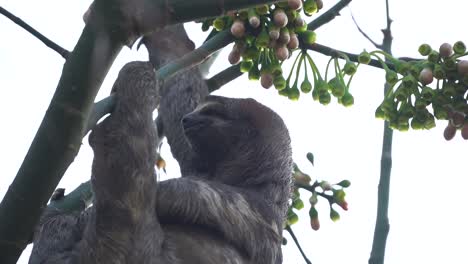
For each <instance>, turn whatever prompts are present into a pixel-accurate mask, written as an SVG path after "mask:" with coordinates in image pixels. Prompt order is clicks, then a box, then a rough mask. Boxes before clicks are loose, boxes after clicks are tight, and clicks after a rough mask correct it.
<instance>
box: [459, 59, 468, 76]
mask: <svg viewBox="0 0 468 264" xmlns="http://www.w3.org/2000/svg"><path fill="white" fill-rule="evenodd" d="M457 71H458V73H459V74H462V75H468V61H467V60H462V61H459V62H458V64H457Z"/></svg>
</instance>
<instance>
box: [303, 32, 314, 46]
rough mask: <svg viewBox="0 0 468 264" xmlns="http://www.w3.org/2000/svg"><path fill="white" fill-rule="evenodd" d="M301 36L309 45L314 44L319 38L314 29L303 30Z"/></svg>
mask: <svg viewBox="0 0 468 264" xmlns="http://www.w3.org/2000/svg"><path fill="white" fill-rule="evenodd" d="M300 36H301V38H302V41H304V43H305V44H308V45H312V44H314V43H315V41H316V40H317V35H316V34H315V32H314V31H312V30H306V31H304V32H302V33H301V35H300Z"/></svg>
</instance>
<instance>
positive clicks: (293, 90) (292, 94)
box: [288, 86, 300, 101]
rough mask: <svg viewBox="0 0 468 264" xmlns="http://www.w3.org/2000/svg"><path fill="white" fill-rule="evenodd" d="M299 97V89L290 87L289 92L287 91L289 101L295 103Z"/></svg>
mask: <svg viewBox="0 0 468 264" xmlns="http://www.w3.org/2000/svg"><path fill="white" fill-rule="evenodd" d="M299 96H300V92H299V89H297V86H294V87H292V88H291V90H289V91H288V98H289V100H292V101H297V100H299Z"/></svg>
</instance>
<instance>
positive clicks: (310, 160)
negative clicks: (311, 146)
mask: <svg viewBox="0 0 468 264" xmlns="http://www.w3.org/2000/svg"><path fill="white" fill-rule="evenodd" d="M306 158H307V160H308V161H309V162H310V163H311V164H312V166H313V165H314V154H313V153H312V152H307V155H306Z"/></svg>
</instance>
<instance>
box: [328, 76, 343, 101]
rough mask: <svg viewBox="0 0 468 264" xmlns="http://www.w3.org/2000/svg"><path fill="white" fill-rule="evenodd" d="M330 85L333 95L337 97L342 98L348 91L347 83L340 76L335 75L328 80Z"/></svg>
mask: <svg viewBox="0 0 468 264" xmlns="http://www.w3.org/2000/svg"><path fill="white" fill-rule="evenodd" d="M328 85H329V86H330V87H331V92H332V94H333V96H335V97H337V98H341V97H342V96H343V95H344V94H345V92H346V85H345V84H344V83H343V81H342V80H341V79H340V78H338V77H334V78H332V79H331V80H330V81H328Z"/></svg>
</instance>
